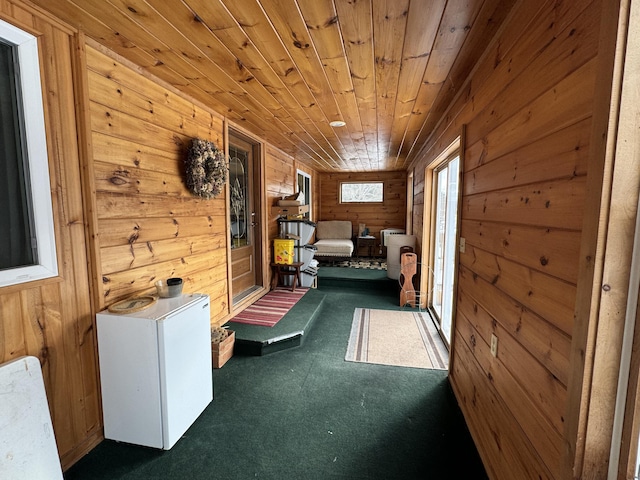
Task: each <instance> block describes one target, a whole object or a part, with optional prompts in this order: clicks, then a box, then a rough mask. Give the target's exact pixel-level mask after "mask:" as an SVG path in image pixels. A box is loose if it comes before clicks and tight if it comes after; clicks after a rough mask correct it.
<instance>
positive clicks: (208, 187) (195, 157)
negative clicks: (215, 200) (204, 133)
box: [186, 138, 229, 198]
mask: <svg viewBox="0 0 640 480" xmlns="http://www.w3.org/2000/svg"><path fill="white" fill-rule="evenodd" d="M186 167H187V169H186V170H187V171H186V175H187V188H188V189H189V191H190V192H191V193H193V194H194V195H197V196H199V197H203V198H212V197H217V196H218V195H220V193H221V192H222V191H223V190H224V186H225V183H226V181H227V173H228V171H229V167H228V165H227V162H226V159H225V156H224V153H223V152H221V151H220V150H218V148H217V147H216V146H215V145H214V144H213V142H209V141H207V140H202V139H199V138H194V139H193V140H191V145H190V146H189V153H188V155H187V160H186Z"/></svg>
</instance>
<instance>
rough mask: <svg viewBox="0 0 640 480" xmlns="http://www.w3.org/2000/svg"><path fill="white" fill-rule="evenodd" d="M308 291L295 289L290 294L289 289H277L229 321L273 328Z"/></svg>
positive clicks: (306, 289)
mask: <svg viewBox="0 0 640 480" xmlns="http://www.w3.org/2000/svg"><path fill="white" fill-rule="evenodd" d="M308 291H309V289H308V288H296V291H295V292H292V291H291V290H290V289H289V288H286V287H278V288H276V289H275V290H271V291H270V292H269V293H267V294H266V295H265V296H264V297H262V298H261V299H260V300H258V301H257V302H256V303H254V304H253V305H251V306H249V307H247V308H246V309H244V310H243V311H242V312H240V313H239V314H238V315H236V316H235V317H233V318H232V319H231V320H230V321H231V322H236V323H248V324H250V325H261V326H263V327H273V326H274V325H275V324H276V323H278V322H279V321H280V319H281V318H282V317H284V315H285V314H286V313H287V312H288V311H289V310H291V307H293V306H294V305H295V304H296V303H298V300H300V299H301V298H302V297H303V296H304V294H305V293H307V292H308Z"/></svg>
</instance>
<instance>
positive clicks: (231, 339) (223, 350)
mask: <svg viewBox="0 0 640 480" xmlns="http://www.w3.org/2000/svg"><path fill="white" fill-rule="evenodd" d="M235 341H236V332H234V331H233V330H229V336H228V337H227V338H225V339H224V340H223V341H222V342H220V343H212V344H211V354H212V356H213V368H221V367H222V366H223V365H224V364H225V363H227V361H228V360H229V359H230V358H231V357H232V356H233V344H234V343H235Z"/></svg>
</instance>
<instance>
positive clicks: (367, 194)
mask: <svg viewBox="0 0 640 480" xmlns="http://www.w3.org/2000/svg"><path fill="white" fill-rule="evenodd" d="M383 192H384V182H343V183H341V184H340V203H382V201H383V200H384V193H383Z"/></svg>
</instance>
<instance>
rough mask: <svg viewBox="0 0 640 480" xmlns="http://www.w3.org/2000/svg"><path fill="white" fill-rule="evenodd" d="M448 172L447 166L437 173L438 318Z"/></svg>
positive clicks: (435, 293) (434, 303)
mask: <svg viewBox="0 0 640 480" xmlns="http://www.w3.org/2000/svg"><path fill="white" fill-rule="evenodd" d="M447 173H448V170H447V169H446V168H444V169H442V170H440V171H439V172H438V174H437V175H436V192H437V195H436V205H435V208H436V219H435V221H436V223H435V239H434V240H435V242H434V247H435V248H434V253H433V255H434V257H433V277H434V278H433V280H434V281H433V300H432V307H433V309H434V310H435V313H436V315H437V316H438V318H441V317H442V296H443V288H444V285H443V282H444V260H445V258H444V254H445V232H446V218H447V217H446V214H447Z"/></svg>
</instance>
